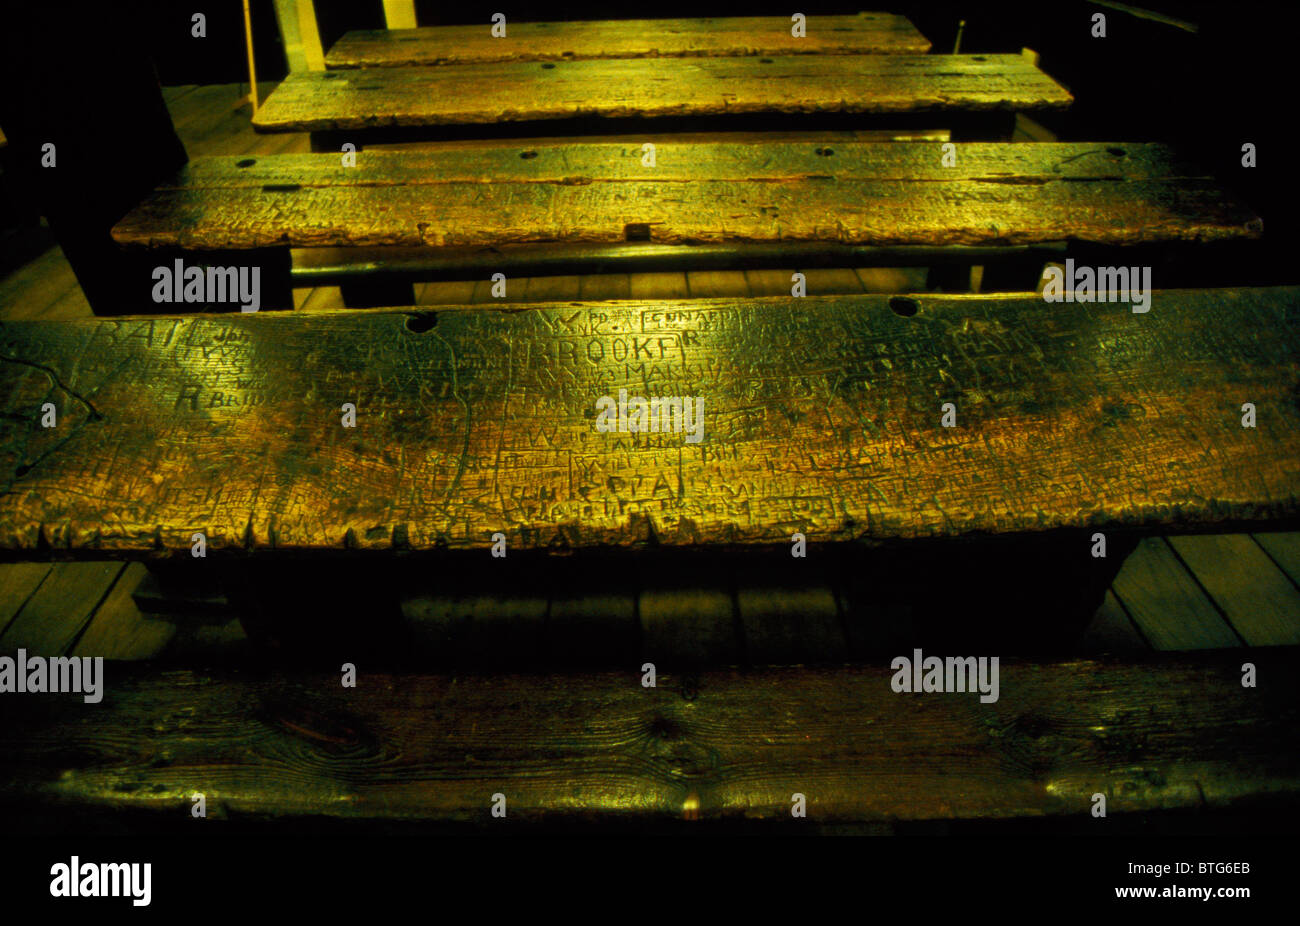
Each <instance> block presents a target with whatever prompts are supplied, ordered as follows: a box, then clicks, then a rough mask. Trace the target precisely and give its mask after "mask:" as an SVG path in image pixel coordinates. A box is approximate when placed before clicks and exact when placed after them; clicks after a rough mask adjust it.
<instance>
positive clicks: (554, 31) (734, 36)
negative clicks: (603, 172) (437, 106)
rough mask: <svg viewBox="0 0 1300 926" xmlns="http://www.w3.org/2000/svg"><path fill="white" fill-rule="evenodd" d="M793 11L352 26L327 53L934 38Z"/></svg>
mask: <svg viewBox="0 0 1300 926" xmlns="http://www.w3.org/2000/svg"><path fill="white" fill-rule="evenodd" d="M792 25H793V24H792V22H791V19H790V17H777V16H728V17H722V18H717V19H620V20H603V21H602V20H596V21H588V22H581V21H577V22H507V23H506V29H505V35H504V36H500V37H496V36H494V35H493V34H492V30H493V26H492V24H491V23H489V22H487V21H484V22H483V23H482V24H476V25H472V26H468V25H466V26H422V27H420V28H418V29H373V30H358V31H355V32H349V33H347V34H346V35H344V36H343V38H341V39H339V40H338V41H337V42H335V43H334V47H332V48H331V49H330V50H329V54H327V55H326V56H325V66H326V67H327V68H331V69H333V68H372V67H399V66H404V65H415V64H423V65H445V64H469V63H475V62H477V63H485V62H493V61H577V60H583V59H588V58H673V57H701V58H713V57H730V56H758V55H801V54H803V55H863V54H913V55H923V54H925V53H926V52H928V51H929V50H930V43H929V41H928V40H927V39H926V38H925V37H924V36H923V35H921V33H919V32H917V31H916V27H915V26H913V25H912V24H911V23H910V22H908V21H907V20H906V19H904V18H903V17H902V16H895V15H893V14H892V13H859V14H858V15H856V16H816V15H814V16H810V17H807V18H806V20H805V23H804V27H805V28H804V35H802V36H793V35H791V34H790V33H791V27H792Z"/></svg>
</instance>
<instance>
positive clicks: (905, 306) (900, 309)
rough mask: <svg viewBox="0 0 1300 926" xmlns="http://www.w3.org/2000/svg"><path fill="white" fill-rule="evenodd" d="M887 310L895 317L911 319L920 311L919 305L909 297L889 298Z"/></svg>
mask: <svg viewBox="0 0 1300 926" xmlns="http://www.w3.org/2000/svg"><path fill="white" fill-rule="evenodd" d="M889 308H890V309H891V310H893V313H894V314H895V315H901V316H903V317H904V318H911V317H912V316H913V315H915V314H916V313H917V312H918V311H920V309H921V303H919V302H917V301H916V300H915V299H912V298H911V297H909V296H890V297H889Z"/></svg>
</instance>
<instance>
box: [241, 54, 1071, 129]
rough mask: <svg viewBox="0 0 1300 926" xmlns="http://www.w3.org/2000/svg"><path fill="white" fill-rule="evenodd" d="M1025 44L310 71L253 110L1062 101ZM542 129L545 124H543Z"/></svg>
mask: <svg viewBox="0 0 1300 926" xmlns="http://www.w3.org/2000/svg"><path fill="white" fill-rule="evenodd" d="M1072 100H1073V98H1072V97H1071V96H1070V94H1069V92H1068V91H1066V90H1065V88H1064V87H1062V86H1061V85H1060V84H1058V83H1057V82H1056V81H1054V80H1052V79H1051V78H1050V77H1048V76H1047V75H1046V74H1044V73H1043V72H1042V71H1040V70H1039V69H1038V68H1036V67H1034V65H1033V64H1031V63H1030V62H1029V61H1028V59H1026V58H1024V57H1023V56H1021V55H861V56H853V57H845V56H842V55H826V56H821V55H786V56H783V57H772V58H754V57H745V58H734V57H733V58H657V59H646V58H616V59H604V60H587V61H543V62H504V63H492V64H463V65H454V66H444V67H411V68H383V69H368V70H361V71H319V72H304V73H301V74H296V75H291V76H289V77H288V78H287V79H286V80H285V81H284V82H283V83H282V84H280V86H279V87H277V88H276V89H275V90H274V91H273V92H272V93H271V95H270V96H269V97H268V98H267V100H266V102H265V104H263V106H262V107H261V108H260V109H258V111H257V113H256V114H255V115H254V116H253V127H254V128H256V129H257V130H258V131H262V132H321V131H333V130H340V129H349V130H361V129H373V128H383V127H389V126H402V127H424V126H455V125H460V126H465V125H473V126H482V125H491V124H505V123H517V122H537V121H551V120H557V119H577V118H584V117H585V118H589V117H600V118H622V117H628V118H636V119H647V118H656V117H681V116H728V117H730V116H735V115H741V116H744V115H777V114H790V115H803V116H805V117H806V116H807V115H809V114H818V113H847V114H888V115H890V116H899V115H904V114H913V113H926V114H929V113H935V112H949V113H952V112H963V111H964V112H972V111H992V110H998V111H1004V112H1011V111H1039V110H1063V109H1065V108H1067V107H1068V106H1069V105H1070V103H1071V102H1072ZM534 134H541V133H534Z"/></svg>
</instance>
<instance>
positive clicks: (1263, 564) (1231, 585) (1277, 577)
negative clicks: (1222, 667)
mask: <svg viewBox="0 0 1300 926" xmlns="http://www.w3.org/2000/svg"><path fill="white" fill-rule="evenodd" d="M1169 543H1170V545H1171V546H1172V547H1173V548H1174V550H1175V551H1176V552H1177V553H1178V555H1179V557H1180V558H1181V559H1182V560H1183V562H1184V563H1185V564H1186V565H1187V568H1188V569H1190V570H1191V571H1192V575H1194V576H1196V579H1197V581H1199V582H1200V583H1201V585H1202V586H1203V587H1204V588H1205V590H1206V591H1207V592H1208V593H1209V595H1210V597H1211V598H1213V599H1214V603H1215V604H1216V605H1218V607H1219V609H1220V610H1221V611H1222V612H1223V614H1224V616H1225V617H1227V619H1228V621H1229V623H1231V624H1232V627H1233V629H1234V630H1236V631H1237V633H1239V634H1240V635H1241V638H1242V639H1243V640H1245V641H1246V645H1247V646H1288V645H1290V646H1294V645H1296V644H1300V590H1297V589H1296V587H1295V586H1294V585H1292V584H1291V580H1290V579H1289V578H1287V576H1286V574H1285V573H1284V572H1282V570H1281V569H1279V568H1278V567H1277V564H1276V563H1274V562H1273V560H1272V559H1270V558H1269V557H1268V555H1267V554H1266V553H1265V552H1264V551H1263V550H1262V549H1260V547H1259V545H1258V544H1256V543H1255V542H1254V541H1253V540H1251V539H1250V537H1249V536H1248V535H1246V534H1210V535H1204V536H1197V537H1170V538H1169Z"/></svg>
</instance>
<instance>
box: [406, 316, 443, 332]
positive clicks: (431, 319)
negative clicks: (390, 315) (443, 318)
mask: <svg viewBox="0 0 1300 926" xmlns="http://www.w3.org/2000/svg"><path fill="white" fill-rule="evenodd" d="M437 324H438V314H437V313H436V312H420V313H419V314H418V315H408V316H406V330H407V331H413V332H415V333H416V334H424V333H425V332H426V331H432V330H433V328H434V326H435V325H437Z"/></svg>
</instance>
